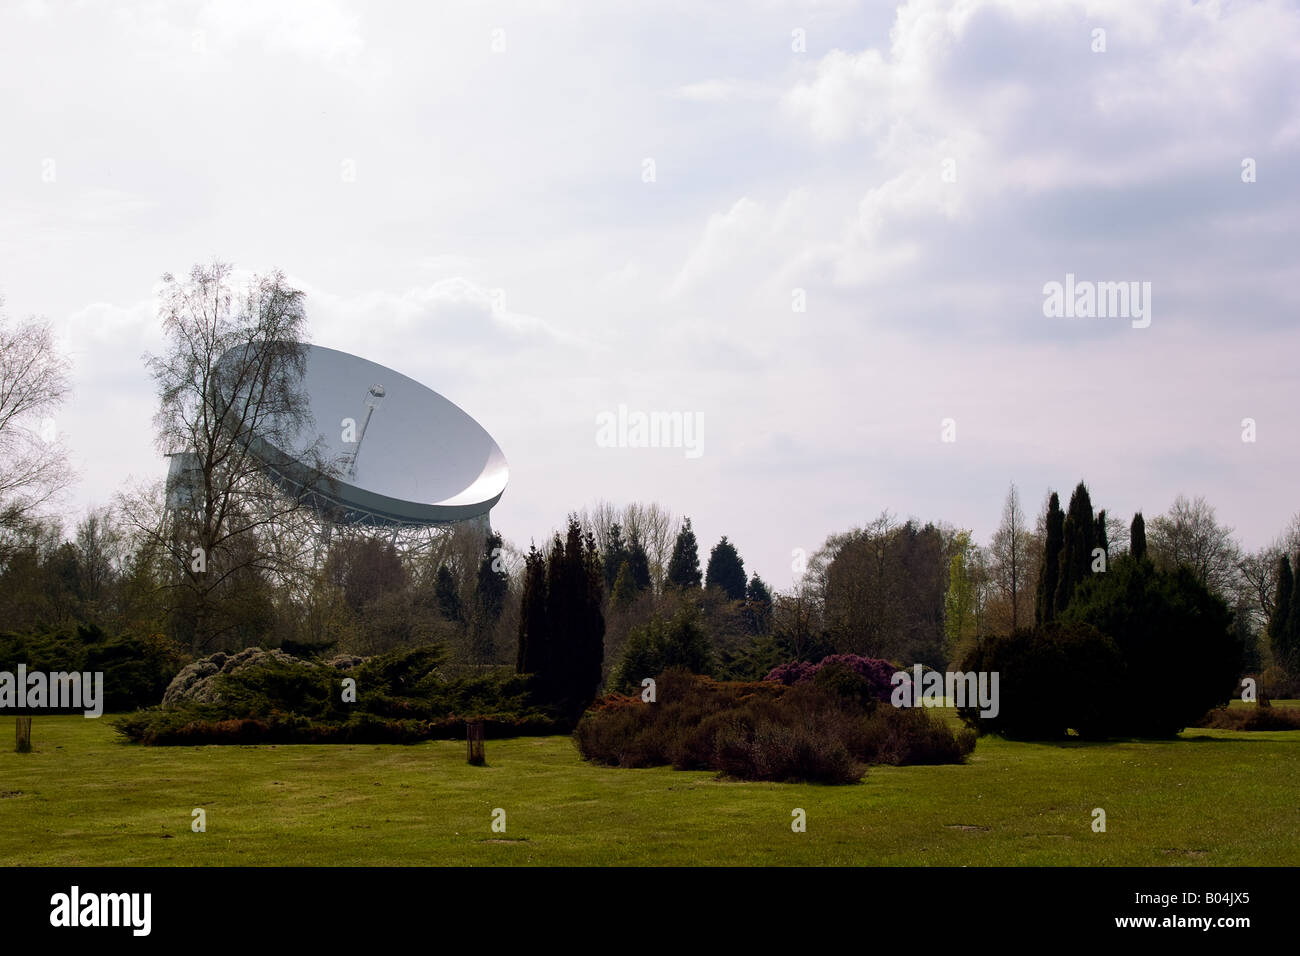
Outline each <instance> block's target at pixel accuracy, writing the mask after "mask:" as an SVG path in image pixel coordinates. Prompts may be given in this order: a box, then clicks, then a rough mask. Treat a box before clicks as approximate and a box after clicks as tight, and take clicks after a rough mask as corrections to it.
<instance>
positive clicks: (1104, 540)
mask: <svg viewBox="0 0 1300 956" xmlns="http://www.w3.org/2000/svg"><path fill="white" fill-rule="evenodd" d="M1096 539H1097V545H1096V546H1097V547H1099V548H1101V550H1102V553H1103V554H1104V555H1106V565H1107V567H1109V566H1110V538H1109V537H1108V536H1107V534H1106V509H1105V508H1102V509H1101V510H1100V511H1098V512H1097V535H1096Z"/></svg>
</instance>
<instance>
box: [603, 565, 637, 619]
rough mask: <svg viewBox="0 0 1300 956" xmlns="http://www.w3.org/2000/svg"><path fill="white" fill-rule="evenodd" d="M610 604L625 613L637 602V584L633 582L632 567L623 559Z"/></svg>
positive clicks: (610, 597)
mask: <svg viewBox="0 0 1300 956" xmlns="http://www.w3.org/2000/svg"><path fill="white" fill-rule="evenodd" d="M609 599H610V602H611V603H612V604H613V605H614V607H616V608H618V609H619V610H620V611H625V610H627V609H628V607H630V606H631V604H632V602H633V601H635V600H636V584H635V583H634V582H633V581H632V565H631V563H630V562H629V561H628V560H627V558H624V559H623V566H622V567H620V568H619V569H618V577H617V578H615V579H614V591H613V593H612V594H610V596H609Z"/></svg>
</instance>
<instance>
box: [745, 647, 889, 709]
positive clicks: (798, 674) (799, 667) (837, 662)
mask: <svg viewBox="0 0 1300 956" xmlns="http://www.w3.org/2000/svg"><path fill="white" fill-rule="evenodd" d="M824 668H834V669H836V670H838V671H841V672H843V671H848V672H850V673H853V674H856V675H857V676H858V677H859V678H861V680H862V681H863V682H865V687H864V685H863V684H860V683H857V682H853V681H850V682H847V683H845V682H844V681H843V680H842V679H840V684H841V686H843V687H845V688H846V689H847V688H850V687H851V688H852V689H853V692H855V693H857V692H860V691H863V690H865V691H866V693H867V696H870V697H874V698H875V699H876V700H881V701H887V700H889V695H890V692H891V691H892V689H893V685H892V683H891V679H892V678H893V676H894V673H895V672H896V671H897V670H898V668H896V667H895V666H894V665H893V664H891V663H889V661H884V660H880V659H878V658H875V657H863V656H862V655H861V654H831V655H829V656H827V657H823V658H822V659H821V660H820V661H818V662H817V663H816V664H812V663H809V662H808V661H790V662H789V663H788V664H782V665H780V666H779V667H775V668H773V669H772V670H771V671H769V672H768V675H767V676H766V677H764V678H763V679H764V680H769V681H775V682H777V683H779V684H785V685H787V686H788V685H792V684H802V683H805V682H807V681H812V680H816V679H817V677H818V674H819V673H820V672H821V671H822V670H823V669H824Z"/></svg>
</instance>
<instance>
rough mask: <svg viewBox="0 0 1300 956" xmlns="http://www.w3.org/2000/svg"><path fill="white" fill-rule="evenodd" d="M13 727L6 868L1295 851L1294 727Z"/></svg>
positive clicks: (926, 861) (0, 844) (1299, 787)
mask: <svg viewBox="0 0 1300 956" xmlns="http://www.w3.org/2000/svg"><path fill="white" fill-rule="evenodd" d="M12 728H13V724H12V721H10V720H5V721H4V722H3V725H2V726H0V729H2V730H3V735H4V736H3V740H4V746H5V752H3V753H0V863H3V864H4V865H8V866H12V865H18V864H25V865H27V864H36V865H52V864H67V865H107V864H122V865H144V866H170V865H184V866H203V865H276V864H302V865H324V864H342V865H380V864H395V865H441V864H454V865H497V864H507V865H520V864H522V865H528V864H557V865H569V864H600V865H610V864H632V865H639V864H647V865H662V864H693V863H712V864H778V865H807V864H902V865H992V864H1031V865H1044V864H1057V865H1060V864H1066V865H1157V866H1158V865H1179V864H1203V865H1261V864H1284V865H1297V864H1300V801H1298V800H1297V794H1298V793H1300V731H1292V732H1287V733H1256V734H1246V733H1235V732H1227V731H1196V730H1193V731H1188V732H1187V733H1185V734H1184V735H1183V737H1182V739H1179V740H1175V741H1167V742H1130V743H1110V744H1100V745H1098V744H1091V745H1089V744H1062V745H1051V744H1026V743H1007V742H1005V741H1001V740H999V739H997V738H985V739H982V740H981V741H980V743H979V746H978V748H977V749H976V751H975V754H974V755H973V757H972V758H971V760H970V762H969V763H968V764H967V765H965V766H946V767H877V768H873V769H871V770H870V771H869V772H868V774H867V776H866V778H865V779H864V780H863V782H862V783H861V784H858V785H856V786H844V787H824V786H815V785H785V784H762V783H736V782H725V781H719V780H716V779H714V777H713V775H712V774H709V773H685V772H678V771H673V770H669V769H655V770H618V769H611V768H604V767H597V766H591V765H588V764H585V763H584V762H583V761H582V760H580V759H579V757H578V754H577V751H576V750H575V748H574V746H573V744H572V743H571V741H570V740H569V739H568V738H565V737H548V738H521V739H517V740H507V741H488V745H487V753H488V761H489V766H487V767H471V766H468V765H467V764H466V763H465V748H464V744H463V743H452V742H438V743H424V744H419V745H416V746H410V747H401V746H347V747H342V746H334V747H329V746H314V747H313V746H262V747H187V748H172V747H159V748H147V747H140V746H134V745H128V744H125V743H121V742H119V738H118V737H117V736H116V735H115V734H114V732H113V729H112V727H111V725H110V723H109V720H108V719H100V720H86V719H84V718H82V717H38V718H36V720H35V721H34V723H33V731H34V752H33V753H31V754H16V753H13V752H12V743H11V740H12V737H11V734H12V732H13V731H12ZM196 807H202V808H204V809H205V810H206V811H207V832H206V833H194V832H191V829H190V823H191V811H192V810H193V809H194V808H196ZM498 807H499V808H502V809H504V810H505V811H506V832H505V833H494V832H492V830H491V820H492V812H493V810H494V808H498ZM796 807H799V808H802V809H803V810H805V811H806V813H807V832H806V833H794V832H792V831H791V827H790V822H791V819H792V817H791V811H792V810H793V809H794V808H796ZM1094 807H1101V808H1103V809H1104V810H1105V811H1106V823H1107V828H1106V832H1105V833H1094V832H1093V831H1092V828H1091V823H1092V810H1093V808H1094Z"/></svg>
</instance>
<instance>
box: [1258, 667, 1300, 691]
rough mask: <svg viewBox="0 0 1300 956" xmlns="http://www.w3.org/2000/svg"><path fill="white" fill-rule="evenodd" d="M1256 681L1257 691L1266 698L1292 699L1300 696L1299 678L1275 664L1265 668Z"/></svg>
mask: <svg viewBox="0 0 1300 956" xmlns="http://www.w3.org/2000/svg"><path fill="white" fill-rule="evenodd" d="M1257 681H1258V684H1259V692H1260V693H1261V694H1262V695H1263V696H1264V697H1266V698H1269V699H1273V698H1276V699H1278V700H1293V699H1295V698H1297V697H1300V678H1295V677H1292V676H1291V675H1290V674H1288V673H1287V672H1286V670H1285V669H1284V668H1282V667H1279V666H1278V665H1276V664H1274V665H1272V666H1271V667H1267V668H1265V669H1264V672H1263V673H1262V674H1260V675H1259V677H1258V679H1257Z"/></svg>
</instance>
